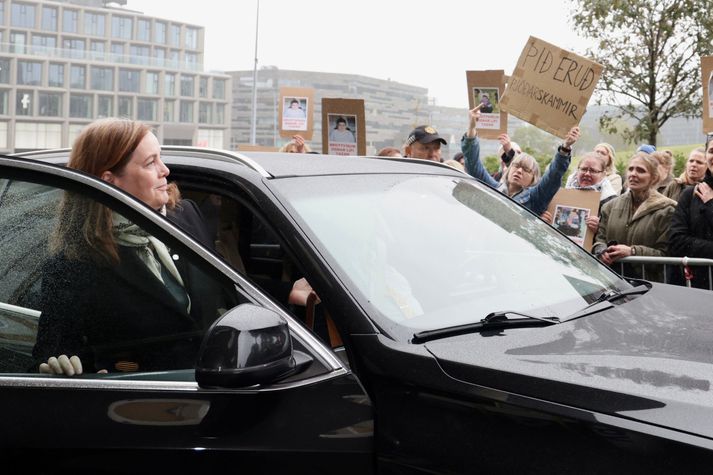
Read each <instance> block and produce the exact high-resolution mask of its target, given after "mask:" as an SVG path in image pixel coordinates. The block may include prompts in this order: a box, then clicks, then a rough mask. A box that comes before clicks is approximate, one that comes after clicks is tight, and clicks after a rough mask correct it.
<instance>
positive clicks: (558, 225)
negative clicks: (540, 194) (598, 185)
mask: <svg viewBox="0 0 713 475" xmlns="http://www.w3.org/2000/svg"><path fill="white" fill-rule="evenodd" d="M601 196H602V194H601V192H599V191H594V190H575V189H571V188H569V189H565V188H560V189H559V191H557V194H555V196H554V198H552V201H550V204H549V206H548V207H547V211H549V213H550V216H552V221H550V224H551V225H552V227H554V228H555V229H558V230H559V231H560V232H562V233H563V234H564V235H565V236H567V237H569V238H570V239H571V240H572V241H574V242H576V243H577V244H579V245H580V246H581V247H583V248H584V249H586V250H587V251H590V250H591V249H592V244H593V242H594V233H593V232H592V231H591V229H589V228H588V227H587V223H586V220H587V218H588V217H590V216H599V199H600V198H601Z"/></svg>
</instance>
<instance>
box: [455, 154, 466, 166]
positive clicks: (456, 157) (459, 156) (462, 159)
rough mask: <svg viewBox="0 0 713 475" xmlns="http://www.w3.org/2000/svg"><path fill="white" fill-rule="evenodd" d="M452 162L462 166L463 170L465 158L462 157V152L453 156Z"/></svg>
mask: <svg viewBox="0 0 713 475" xmlns="http://www.w3.org/2000/svg"><path fill="white" fill-rule="evenodd" d="M453 160H455V161H456V162H458V163H460V164H461V165H463V169H465V156H464V155H463V152H458V153H456V154H455V155H453Z"/></svg>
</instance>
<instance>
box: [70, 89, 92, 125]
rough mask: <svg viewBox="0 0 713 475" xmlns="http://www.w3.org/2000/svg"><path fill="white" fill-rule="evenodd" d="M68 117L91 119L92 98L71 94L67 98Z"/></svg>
mask: <svg viewBox="0 0 713 475" xmlns="http://www.w3.org/2000/svg"><path fill="white" fill-rule="evenodd" d="M69 116H70V117H77V118H81V119H91V117H92V96H88V95H86V94H72V95H70V96H69Z"/></svg>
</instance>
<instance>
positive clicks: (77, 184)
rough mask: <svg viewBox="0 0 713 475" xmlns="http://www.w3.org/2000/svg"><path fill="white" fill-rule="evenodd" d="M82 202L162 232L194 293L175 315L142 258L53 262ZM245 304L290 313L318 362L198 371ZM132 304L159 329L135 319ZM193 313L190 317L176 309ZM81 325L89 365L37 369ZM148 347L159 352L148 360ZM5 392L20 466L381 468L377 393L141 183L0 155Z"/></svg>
mask: <svg viewBox="0 0 713 475" xmlns="http://www.w3.org/2000/svg"><path fill="white" fill-rule="evenodd" d="M78 201H81V203H84V204H85V205H86V206H89V207H90V208H92V207H93V208H92V209H108V210H110V211H111V212H112V213H114V215H113V216H114V219H116V216H122V217H124V218H126V219H127V220H129V221H130V222H131V223H133V224H134V225H135V226H136V227H137V228H138V229H139V230H140V231H141V232H142V233H143V235H146V236H150V237H152V238H155V239H157V240H159V241H161V242H163V243H164V244H165V245H166V246H167V248H168V249H169V250H170V255H171V257H172V259H173V260H174V261H175V265H176V267H177V269H179V270H180V274H181V275H182V276H183V277H184V286H185V292H186V293H187V294H188V295H189V301H190V304H189V305H188V306H187V308H188V310H186V314H185V315H184V314H182V313H181V312H182V311H183V310H184V309H183V308H181V307H180V305H179V306H178V307H179V310H180V311H179V310H175V308H174V309H173V310H171V312H174V313H170V312H169V311H167V312H168V313H167V314H166V315H163V313H162V312H163V311H162V310H155V309H156V308H168V307H169V305H168V304H165V305H163V307H161V306H158V307H156V306H154V307H152V306H151V305H154V304H155V302H154V300H158V299H159V294H161V289H160V287H155V285H156V282H155V281H151V279H150V278H148V277H146V275H150V274H146V273H145V272H143V271H142V269H141V268H140V266H139V268H137V269H136V270H134V271H133V273H128V274H126V273H125V274H122V279H123V280H121V279H119V278H117V280H112V281H109V279H108V278H105V276H106V274H104V273H102V272H96V271H95V270H94V268H93V267H92V265H89V264H87V263H86V262H84V263H83V264H82V265H80V266H78V267H73V266H69V267H66V266H65V267H62V266H61V265H58V264H57V262H60V263H63V262H64V261H63V260H66V259H67V256H68V255H70V254H71V252H69V251H68V250H71V249H73V246H75V245H76V244H77V242H80V243H81V242H82V241H81V240H82V239H87V238H86V236H76V238H77V240H78V241H75V240H73V239H67V236H68V234H67V233H64V234H63V232H62V229H65V228H66V226H64V225H65V224H66V223H67V222H70V221H71V219H70V217H73V218H72V219H74V218H76V216H85V215H86V213H85V214H76V213H75V214H71V213H70V210H72V209H77V207H76V206H75V207H74V208H72V206H73V203H77V202H78ZM84 229H85V230H86V229H89V230H90V232H91V229H93V228H91V227H89V228H87V227H86V226H85V228H84ZM74 249H75V250H76V249H82V247H81V246H79V247H76V246H75V247H74ZM57 269H59V270H57ZM118 274H120V273H117V275H118ZM112 275H113V274H112ZM152 289H154V290H152ZM156 289H157V290H156ZM174 303H175V302H174ZM241 304H252V305H259V306H261V307H264V308H266V309H269V310H271V311H273V312H275V313H278V314H279V315H280V316H282V317H283V318H284V319H286V321H287V323H288V326H289V330H290V335H291V337H292V342H293V346H294V351H296V352H300V354H302V355H305V356H306V358H308V359H310V360H311V364H309V365H308V366H307V368H306V369H304V370H303V371H301V372H299V373H298V374H294V375H292V376H290V377H288V378H285V379H282V380H279V381H275V382H273V383H270V384H264V385H255V386H250V387H247V388H242V389H229V388H204V387H201V386H199V385H198V384H197V383H196V378H195V370H194V364H195V360H196V358H197V357H198V352H199V351H200V349H199V346H198V343H199V342H200V340H201V339H202V338H203V336H204V334H205V333H206V331H208V330H209V328H210V326H211V325H212V324H213V322H214V321H215V320H217V319H218V318H220V316H221V315H222V314H224V313H225V312H226V311H227V310H228V309H229V308H234V307H236V306H238V305H241ZM171 308H173V307H171ZM149 309H151V310H149ZM186 315H187V316H186ZM131 318H133V319H139V320H140V321H139V323H138V324H137V326H136V328H139V329H141V330H143V329H147V328H153V330H152V331H154V333H153V334H151V335H149V336H148V337H144V336H143V335H140V336H135V335H133V334H132V333H131V332H127V331H126V327H128V326H129V325H130V324H129V323H127V322H128V321H129V320H130V319H131ZM160 318H164V319H165V320H160ZM185 318H190V319H191V324H192V325H193V327H191V331H186V328H185V327H183V326H180V325H179V324H178V323H177V321H179V320H180V319H185ZM157 321H158V322H160V324H157V323H156V322H157ZM52 322H55V323H56V322H63V324H65V323H66V322H69V323H68V324H69V325H71V328H72V329H76V328H80V330H77V331H76V332H75V333H72V332H65V331H64V328H65V327H64V326H62V325H57V324H53V323H52ZM77 322H81V323H77ZM157 326H158V329H156V327H157ZM75 334H76V335H78V337H77V338H76V341H77V342H79V343H78V344H79V345H80V346H81V347H82V348H83V349H82V350H81V351H82V352H83V353H82V357H83V361H82V363H83V366H84V368H85V369H86V371H85V372H84V373H83V374H81V375H75V376H73V377H68V376H58V375H46V374H42V373H39V372H38V367H39V364H40V363H42V362H44V361H45V359H46V357H47V356H48V355H52V354H53V353H52V351H54V350H55V349H56V348H63V347H62V346H61V345H62V344H64V343H63V340H64V339H65V338H67V335H75ZM38 335H39V338H38ZM57 335H61V338H59V337H57ZM53 338H54V340H53ZM49 340H51V341H55V342H56V341H59V343H57V344H58V345H59V346H57V345H55V346H52V345H46V344H45V343H46V341H49ZM47 348H51V350H47ZM67 348H70V347H69V346H68V347H67ZM86 348H89V350H86ZM147 348H150V349H147ZM85 350H86V351H85ZM47 351H49V352H50V353H48V352H47ZM59 351H61V350H57V352H59ZM146 354H151V355H154V358H153V359H151V360H150V362H144V360H141V359H140V358H142V357H144V356H145V355H146ZM132 355H133V356H132ZM137 355H138V356H137ZM54 356H59V355H54ZM68 356H69V355H68ZM137 358H139V359H137ZM146 361H149V360H146ZM100 370H106V372H103V371H100ZM0 404H2V406H1V407H2V408H3V409H4V411H3V412H4V416H3V424H2V425H0V449H1V450H2V452H3V453H4V460H5V461H6V463H11V464H12V463H18V464H21V466H22V467H23V472H41V473H55V472H67V471H70V470H71V471H72V473H76V472H87V473H96V472H97V471H110V472H111V473H141V472H149V471H154V470H155V467H156V466H157V465H158V464H160V466H161V467H162V471H166V472H168V471H172V472H176V473H187V472H191V473H203V472H207V471H208V470H212V469H219V468H222V467H227V466H235V467H239V468H240V469H241V470H244V471H245V472H246V473H285V472H289V473H307V472H309V473H334V472H336V471H339V472H340V473H370V472H372V471H373V463H374V457H373V441H372V425H371V421H372V410H371V406H370V404H369V399H368V397H367V396H366V394H365V393H364V391H363V389H362V387H361V385H360V383H359V381H358V380H357V379H356V377H355V376H354V375H353V374H352V373H351V372H350V371H349V370H348V369H347V368H345V366H344V365H343V363H342V362H341V361H340V360H339V358H338V357H337V356H336V355H335V354H334V353H332V352H331V350H329V349H328V348H327V347H325V346H324V345H323V344H322V343H321V342H320V341H319V340H318V339H317V338H315V336H314V335H313V334H312V333H310V332H309V331H307V330H306V329H305V328H304V327H303V326H302V325H300V324H299V323H298V322H297V321H295V320H294V319H293V317H292V316H290V315H288V314H287V313H285V312H284V310H283V309H282V307H281V306H279V305H276V304H274V303H273V302H272V301H271V300H270V298H269V297H266V296H265V295H264V294H262V293H261V292H260V291H259V290H257V288H256V287H255V286H253V285H252V284H251V283H250V282H248V281H246V280H244V279H243V278H242V277H241V276H240V275H238V274H237V273H236V272H235V271H234V270H232V269H231V268H230V267H229V266H227V265H226V264H225V263H224V262H222V261H221V260H220V259H218V258H217V257H216V256H215V255H213V254H211V253H210V252H209V251H207V250H205V249H204V248H202V247H200V246H199V245H198V244H196V243H195V242H194V241H193V240H191V239H190V238H189V237H188V236H187V235H186V234H184V233H183V232H181V231H180V230H178V229H177V228H175V227H173V226H172V225H171V224H170V223H168V222H167V221H166V220H165V219H163V218H162V217H161V216H159V215H158V214H157V213H154V212H153V211H152V210H150V209H148V208H147V207H145V206H144V205H143V204H141V203H139V202H137V201H136V200H134V199H133V198H131V197H129V196H128V195H126V194H124V193H123V192H121V191H118V190H117V189H115V188H113V187H111V186H109V185H107V184H106V183H104V182H101V181H100V180H95V179H93V178H89V177H87V176H85V175H83V174H79V173H76V172H74V171H72V170H68V169H65V168H60V167H55V166H52V165H48V164H43V163H39V162H33V161H29V160H22V159H0Z"/></svg>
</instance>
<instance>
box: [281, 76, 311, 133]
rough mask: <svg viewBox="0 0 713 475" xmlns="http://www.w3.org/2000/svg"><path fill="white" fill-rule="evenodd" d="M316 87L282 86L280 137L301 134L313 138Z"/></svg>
mask: <svg viewBox="0 0 713 475" xmlns="http://www.w3.org/2000/svg"><path fill="white" fill-rule="evenodd" d="M313 110H314V89H312V88H307V87H281V88H280V105H279V120H280V137H292V136H293V135H301V136H302V137H303V138H304V139H305V140H312V134H313V133H314V124H313V122H312V116H313Z"/></svg>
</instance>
